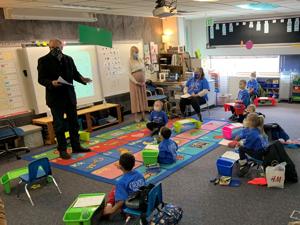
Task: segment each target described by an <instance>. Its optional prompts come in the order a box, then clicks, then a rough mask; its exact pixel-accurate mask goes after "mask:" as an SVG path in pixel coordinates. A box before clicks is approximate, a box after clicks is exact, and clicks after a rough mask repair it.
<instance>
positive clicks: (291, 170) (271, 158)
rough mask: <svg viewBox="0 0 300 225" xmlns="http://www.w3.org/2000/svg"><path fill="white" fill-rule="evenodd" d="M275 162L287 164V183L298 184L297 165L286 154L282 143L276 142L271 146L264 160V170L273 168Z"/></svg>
mask: <svg viewBox="0 0 300 225" xmlns="http://www.w3.org/2000/svg"><path fill="white" fill-rule="evenodd" d="M274 162H277V163H282V162H286V166H285V181H287V182H292V183H296V182H298V175H297V171H296V168H295V164H294V163H293V161H292V160H291V159H290V157H289V156H288V154H287V153H286V151H285V149H284V146H283V144H282V143H280V141H275V142H274V143H272V144H271V145H269V147H268V149H267V153H266V155H265V156H264V159H263V166H264V168H267V166H271V165H272V163H274Z"/></svg>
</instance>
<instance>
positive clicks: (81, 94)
mask: <svg viewBox="0 0 300 225" xmlns="http://www.w3.org/2000/svg"><path fill="white" fill-rule="evenodd" d="M48 52H49V48H48V47H26V48H24V55H25V58H26V62H27V72H28V78H29V79H28V86H31V87H32V88H31V89H32V100H33V101H32V106H33V108H34V110H35V113H37V114H39V113H44V112H47V111H48V106H47V105H46V100H45V87H43V86H42V85H40V84H39V83H38V71H37V63H38V59H39V58H40V57H42V56H44V55H46V54H47V53H48ZM63 53H64V54H66V55H69V56H71V57H72V58H73V60H74V63H75V65H76V67H77V70H78V71H79V72H80V74H81V75H82V76H84V77H88V78H90V79H92V80H93V82H92V83H90V84H87V85H83V84H81V83H78V82H76V81H74V87H75V90H76V96H77V102H78V104H77V105H78V106H82V105H87V104H92V103H94V102H97V101H101V100H103V98H102V91H101V85H100V79H99V73H98V66H97V65H98V64H97V53H96V47H95V46H90V45H76V46H66V47H64V50H63Z"/></svg>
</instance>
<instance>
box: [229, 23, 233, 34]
mask: <svg viewBox="0 0 300 225" xmlns="http://www.w3.org/2000/svg"><path fill="white" fill-rule="evenodd" d="M229 32H230V33H232V32H233V24H232V23H230V24H229Z"/></svg>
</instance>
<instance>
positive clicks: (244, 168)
mask: <svg viewBox="0 0 300 225" xmlns="http://www.w3.org/2000/svg"><path fill="white" fill-rule="evenodd" d="M249 168H250V165H249V164H248V163H246V164H245V165H243V166H240V171H239V173H238V176H239V177H243V176H245V175H246V174H247V173H248V172H249Z"/></svg>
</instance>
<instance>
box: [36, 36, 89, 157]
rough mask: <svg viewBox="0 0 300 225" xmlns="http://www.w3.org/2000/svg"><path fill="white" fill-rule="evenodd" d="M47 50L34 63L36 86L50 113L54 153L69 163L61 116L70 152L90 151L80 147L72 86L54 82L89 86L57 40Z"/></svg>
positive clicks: (51, 42) (50, 42) (51, 41)
mask: <svg viewBox="0 0 300 225" xmlns="http://www.w3.org/2000/svg"><path fill="white" fill-rule="evenodd" d="M49 48H50V52H49V53H48V54H47V55H45V56H43V57H41V58H39V60H38V68H37V69H38V82H39V83H40V84H41V85H43V86H45V88H46V104H47V105H48V106H49V108H50V109H51V113H52V116H53V124H54V130H55V134H56V139H57V150H58V151H59V154H60V157H61V158H62V159H70V158H71V156H70V155H69V154H68V153H67V141H66V138H65V127H64V114H66V116H67V121H68V125H69V132H70V141H71V146H72V152H73V153H80V152H89V151H90V149H86V148H83V147H81V145H80V141H79V134H78V131H79V124H78V119H77V107H76V104H77V101H76V94H75V90H74V86H73V85H68V84H62V83H60V82H59V81H58V78H59V77H62V78H63V79H64V80H65V81H67V82H69V83H71V84H72V83H73V80H75V81H77V82H79V83H82V84H84V85H86V84H87V83H89V82H91V80H90V79H89V78H85V77H83V76H82V75H81V74H80V73H79V72H78V71H77V68H76V66H75V64H74V61H73V59H72V58H71V57H70V56H67V55H64V54H63V53H62V49H63V45H62V42H61V41H60V40H57V39H54V40H50V41H49Z"/></svg>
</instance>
